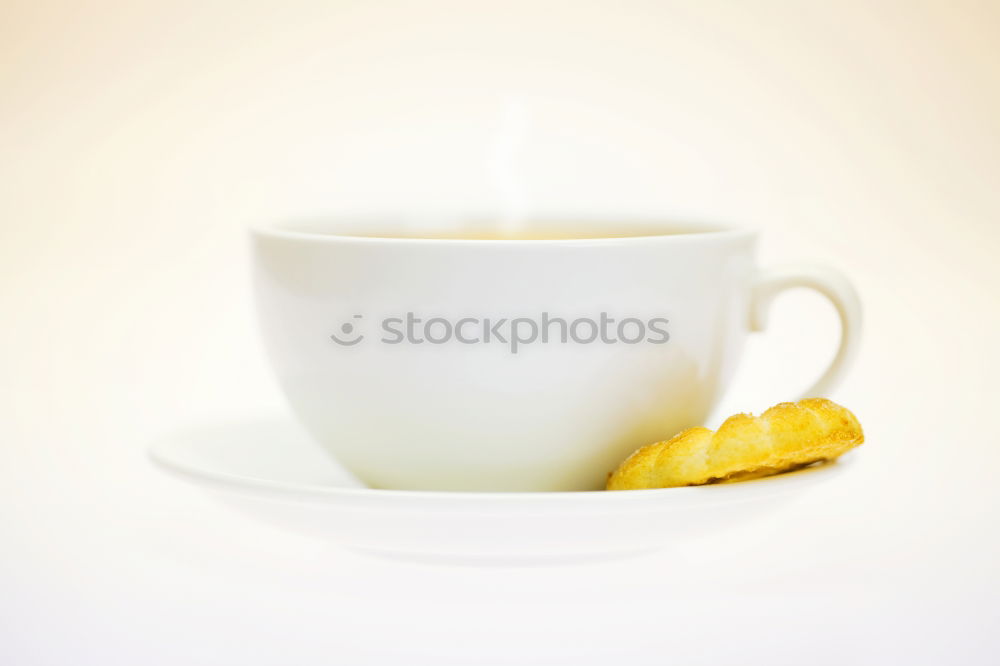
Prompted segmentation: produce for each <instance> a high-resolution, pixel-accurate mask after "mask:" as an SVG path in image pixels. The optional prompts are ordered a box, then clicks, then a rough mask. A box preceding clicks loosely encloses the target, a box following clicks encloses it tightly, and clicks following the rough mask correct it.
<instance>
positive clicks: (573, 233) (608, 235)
mask: <svg viewBox="0 0 1000 666" xmlns="http://www.w3.org/2000/svg"><path fill="white" fill-rule="evenodd" d="M256 231H257V232H258V233H263V234H265V235H271V234H274V235H292V236H299V237H302V236H309V237H315V238H322V237H327V238H369V239H401V240H453V241H498V240H502V241H546V240H553V241H577V240H579V241H583V240H600V239H627V238H649V237H657V236H693V235H704V234H718V233H725V232H731V233H732V232H736V233H738V232H740V231H741V230H738V229H733V228H731V227H726V226H723V225H719V224H709V223H703V222H693V221H676V220H666V219H662V220H661V219H636V218H614V217H607V218H602V219H591V218H580V217H556V218H538V219H528V220H524V221H517V222H503V221H499V220H496V219H491V218H488V217H479V216H465V217H419V216H391V217H390V216H383V217H312V218H300V219H295V220H290V221H285V222H281V223H277V224H274V225H270V226H267V227H263V228H257V229H256Z"/></svg>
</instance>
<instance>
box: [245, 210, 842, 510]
mask: <svg viewBox="0 0 1000 666" xmlns="http://www.w3.org/2000/svg"><path fill="white" fill-rule="evenodd" d="M533 228H534V227H530V226H529V227H528V229H529V231H531V230H532V229H533ZM552 229H557V230H556V231H555V232H553V231H552ZM558 229H563V231H559V230H558ZM570 229H572V230H573V232H575V236H574V233H572V232H570V231H569V230H570ZM425 231H426V233H425V234H424V236H425V237H420V234H419V233H416V232H414V231H413V230H412V229H410V228H409V227H404V226H403V225H399V228H396V229H393V227H392V225H388V224H377V223H371V222H355V223H350V222H347V221H322V220H313V221H302V222H297V223H287V224H282V225H276V226H271V227H267V228H258V229H255V230H253V232H252V236H253V245H254V267H255V270H254V273H255V285H256V295H257V304H258V311H259V316H260V323H261V327H262V329H263V334H264V340H265V344H266V347H267V349H268V352H269V355H270V358H271V361H272V363H273V366H274V369H275V371H276V373H277V376H278V379H279V381H280V383H281V385H282V387H283V388H284V391H285V393H286V395H287V397H288V400H289V402H290V404H291V406H292V408H293V410H294V411H295V413H296V414H297V415H298V417H299V418H300V419H301V421H302V423H303V424H304V425H305V427H306V428H307V429H308V430H309V431H310V432H311V433H312V435H313V436H314V437H315V438H316V439H317V440H318V441H319V442H320V443H321V444H322V445H323V446H324V447H325V448H326V449H327V450H328V451H329V452H330V453H332V454H333V455H334V456H335V457H336V459H337V460H338V461H340V463H341V464H343V465H344V466H345V467H346V468H347V469H349V470H350V471H351V472H353V473H354V474H355V475H357V476H358V477H359V478H360V479H361V480H363V481H364V482H366V483H368V484H370V485H371V486H373V487H378V488H404V489H433V490H480V491H491V490H500V491H537V490H551V491H557V490H590V489H598V488H601V487H603V484H604V481H605V478H606V475H607V474H608V472H610V471H611V470H612V469H614V468H615V467H616V466H617V465H618V463H620V462H621V461H622V459H624V458H625V457H626V456H627V455H628V454H629V453H631V452H632V451H633V450H634V449H636V448H638V447H639V446H642V445H644V444H649V443H651V442H655V441H659V440H662V439H666V438H669V437H671V436H672V435H674V434H675V433H677V432H678V431H680V430H682V429H684V428H686V427H690V426H693V425H698V424H700V423H702V422H703V420H704V419H705V418H706V416H707V415H708V413H709V411H710V410H711V408H712V406H713V405H714V403H715V402H716V400H717V399H718V398H719V396H720V394H721V393H722V391H723V389H724V388H725V386H726V384H727V382H728V381H729V379H730V377H731V375H732V373H733V371H734V369H735V366H736V364H737V361H738V359H739V356H740V352H741V349H742V347H743V343H744V339H745V336H746V334H747V333H748V332H749V331H751V330H760V329H761V328H762V327H763V324H764V316H765V314H766V310H767V306H768V304H769V303H770V301H771V300H772V298H773V297H774V296H775V294H776V293H778V292H779V291H781V290H783V289H785V288H788V287H797V286H804V287H811V288H814V289H816V290H818V291H820V292H822V293H823V294H825V295H826V296H827V297H828V298H829V299H830V300H831V301H832V302H833V304H834V305H835V306H836V308H837V310H838V312H839V314H840V319H841V323H842V336H841V344H840V349H839V351H838V353H837V355H836V357H835V358H834V360H833V362H832V364H831V365H830V367H829V368H828V369H827V371H826V373H825V374H824V375H823V376H822V377H821V378H820V379H819V380H818V381H817V382H816V384H815V385H813V386H812V387H811V388H810V389H809V390H808V391H806V395H814V396H819V395H823V394H825V393H826V392H827V391H828V390H829V389H830V388H831V387H832V385H833V384H834V383H835V382H836V381H837V380H838V379H839V378H840V377H841V375H842V374H843V372H844V370H845V369H846V367H847V365H848V364H849V361H850V359H851V358H852V356H853V353H854V351H855V348H856V346H857V341H858V332H859V327H860V306H859V304H858V300H857V296H856V295H855V292H854V290H853V289H852V288H851V286H850V284H849V283H848V282H847V280H845V279H844V278H843V277H842V276H841V275H840V274H838V273H836V272H833V271H831V270H829V269H820V268H815V267H813V268H794V269H784V270H773V271H762V270H760V269H759V268H757V266H756V265H755V262H754V245H755V240H756V236H755V234H754V233H753V232H751V231H745V230H737V229H727V228H723V227H713V226H707V225H693V224H686V225H678V224H670V223H667V222H662V223H650V222H645V223H641V224H639V223H637V224H631V225H628V226H623V225H618V224H610V223H609V224H606V225H603V226H602V225H600V224H589V225H588V224H575V225H573V226H572V227H569V226H566V227H552V228H548V229H545V230H542V231H540V232H539V233H538V235H539V236H541V237H543V239H477V238H476V236H477V235H478V234H479V232H478V231H475V230H471V229H470V230H468V231H466V232H461V231H460V232H459V233H458V234H456V235H457V236H458V237H450V236H449V235H448V234H445V233H442V232H441V230H440V229H436V228H430V227H425ZM463 234H466V235H467V237H462V236H463ZM610 236H616V237H610ZM544 238H548V239H544Z"/></svg>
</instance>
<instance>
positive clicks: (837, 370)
mask: <svg viewBox="0 0 1000 666" xmlns="http://www.w3.org/2000/svg"><path fill="white" fill-rule="evenodd" d="M793 287H808V288H810V289H815V290H816V291H818V292H820V293H821V294H823V295H824V296H826V297H827V298H828V299H830V302H831V303H833V305H834V307H835V308H837V314H838V315H839V316H840V348H839V349H838V350H837V355H836V356H834V357H833V361H832V362H831V363H830V365H829V367H828V368H827V369H826V372H824V373H823V375H822V376H821V377H820V378H819V379H818V380H817V381H816V383H814V384H813V385H812V386H810V387H809V388H808V389H807V390H806V391H805V392H804V393H803V394H802V397H803V398H816V397H822V396H825V395H827V394H828V393H829V392H830V391H831V390H833V388H834V387H835V386H836V385H837V384H839V383H840V380H841V379H843V377H844V373H845V372H847V369H848V368H849V367H850V365H851V363H852V362H853V361H854V357H855V355H856V354H857V351H858V344H859V342H860V339H861V301H860V300H859V299H858V293H857V291H855V289H854V287H853V286H852V285H851V283H850V282H849V281H848V280H847V278H846V277H844V275H843V274H842V273H840V272H839V271H836V270H834V269H832V268H827V267H825V266H785V267H779V268H771V269H765V270H761V271H760V272H759V273H758V274H757V278H756V279H755V280H754V284H753V289H752V292H751V297H750V330H751V331H763V330H764V329H765V328H766V327H767V315H768V312H769V311H770V308H771V302H772V301H773V300H774V298H775V297H776V296H777V295H778V294H779V293H781V292H782V291H784V290H786V289H791V288H793Z"/></svg>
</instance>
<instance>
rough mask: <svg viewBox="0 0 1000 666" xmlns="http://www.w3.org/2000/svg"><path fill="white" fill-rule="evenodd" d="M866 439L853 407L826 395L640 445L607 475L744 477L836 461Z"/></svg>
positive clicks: (618, 480)
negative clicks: (840, 403) (847, 406)
mask: <svg viewBox="0 0 1000 666" xmlns="http://www.w3.org/2000/svg"><path fill="white" fill-rule="evenodd" d="M862 442H864V433H863V432H862V430H861V424H860V423H858V420H857V419H856V418H855V417H854V414H852V413H851V412H850V411H849V410H848V409H846V408H844V407H841V406H840V405H838V404H836V403H835V402H831V401H830V400H826V399H824V398H809V399H806V400H800V401H799V402H795V403H792V402H783V403H781V404H778V405H775V406H774V407H771V408H770V409H768V410H767V411H766V412H764V413H763V414H761V415H760V416H753V415H751V414H737V415H735V416H730V417H729V418H728V419H726V421H725V423H723V424H722V425H721V426H720V427H719V429H718V430H717V431H715V432H713V431H711V430H709V429H708V428H689V429H687V430H685V431H683V432H681V433H678V434H677V435H674V437H672V438H671V439H668V440H666V441H663V442H657V443H656V444H650V445H648V446H644V447H642V448H641V449H639V450H637V451H636V452H635V453H633V454H632V455H630V456H629V457H628V458H626V459H625V461H624V462H623V463H622V464H621V465H620V466H619V467H618V469H616V470H615V471H614V472H612V473H611V474H610V475H609V476H608V482H607V489H608V490H635V489H640V488H672V487H676V486H695V485H701V484H705V483H721V482H728V481H743V480H746V479H752V478H758V477H761V476H768V475H771V474H778V473H780V472H787V471H790V470H793V469H798V468H800V467H805V466H806V465H811V464H813V463H816V462H819V461H823V460H833V459H834V458H836V457H837V456H839V455H840V454H842V453H844V452H845V451H848V450H850V449H852V448H854V447H855V446H858V445H860V444H861V443H862Z"/></svg>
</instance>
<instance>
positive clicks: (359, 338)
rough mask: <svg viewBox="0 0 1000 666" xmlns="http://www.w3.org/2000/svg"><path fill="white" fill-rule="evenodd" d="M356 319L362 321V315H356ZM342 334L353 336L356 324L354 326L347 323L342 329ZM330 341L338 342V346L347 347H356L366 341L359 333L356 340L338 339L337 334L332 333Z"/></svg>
mask: <svg viewBox="0 0 1000 666" xmlns="http://www.w3.org/2000/svg"><path fill="white" fill-rule="evenodd" d="M354 319H361V315H359V314H356V315H354ZM340 332H341V333H343V334H344V335H345V336H351V335H353V334H354V324H352V323H351V322H346V323H345V324H344V325H343V326H341V327H340ZM330 339H331V340H333V341H334V342H336V343H337V344H338V345H343V346H345V347H353V346H354V345H356V344H358V343H359V342H361V341H362V340H364V339H365V336H364V335H362V334H361V333H358V336H357V337H356V338H354V339H351V338H350V337H348V338H347V339H346V340H343V339H341V338H340V337H338V336H337V334H336V333H332V334H331V335H330Z"/></svg>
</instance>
